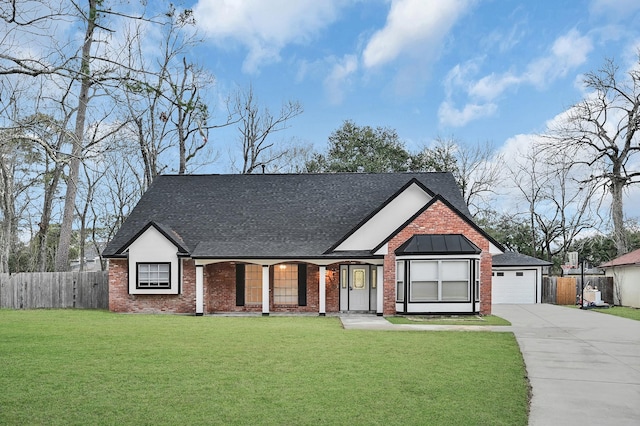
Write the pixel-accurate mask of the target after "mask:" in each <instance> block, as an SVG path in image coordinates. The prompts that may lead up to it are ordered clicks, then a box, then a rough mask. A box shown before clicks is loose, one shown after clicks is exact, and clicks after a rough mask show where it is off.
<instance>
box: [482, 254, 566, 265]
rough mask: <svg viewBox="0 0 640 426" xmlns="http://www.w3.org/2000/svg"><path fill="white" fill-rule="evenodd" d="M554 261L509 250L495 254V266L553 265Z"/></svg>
mask: <svg viewBox="0 0 640 426" xmlns="http://www.w3.org/2000/svg"><path fill="white" fill-rule="evenodd" d="M551 265H553V263H551V262H548V261H546V260H542V259H538V258H536V257H532V256H527V255H526V254H521V253H515V252H512V251H508V252H505V253H502V254H496V255H495V256H493V266H551Z"/></svg>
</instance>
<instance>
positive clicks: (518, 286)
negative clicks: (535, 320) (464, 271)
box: [491, 252, 551, 305]
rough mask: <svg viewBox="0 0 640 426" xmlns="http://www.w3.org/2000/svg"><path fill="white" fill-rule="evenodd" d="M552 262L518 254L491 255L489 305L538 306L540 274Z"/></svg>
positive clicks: (539, 299)
mask: <svg viewBox="0 0 640 426" xmlns="http://www.w3.org/2000/svg"><path fill="white" fill-rule="evenodd" d="M549 266H551V262H547V261H546V260H540V259H536V258H535V257H531V256H527V255H524V254H520V253H513V252H506V253H503V254H497V255H495V256H493V268H492V274H491V275H492V277H491V280H492V281H491V303H492V304H494V305H499V304H509V303H511V304H529V303H540V301H541V295H542V274H543V272H544V271H545V270H546V268H548V267H549Z"/></svg>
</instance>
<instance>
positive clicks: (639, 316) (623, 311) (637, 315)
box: [589, 306, 640, 321]
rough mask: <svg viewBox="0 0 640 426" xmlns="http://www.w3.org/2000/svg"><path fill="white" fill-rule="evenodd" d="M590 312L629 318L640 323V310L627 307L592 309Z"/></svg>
mask: <svg viewBox="0 0 640 426" xmlns="http://www.w3.org/2000/svg"><path fill="white" fill-rule="evenodd" d="M589 310H590V311H596V312H602V313H603V314H609V315H615V316H618V317H622V318H629V319H632V320H636V321H640V309H636V308H629V307H625V306H613V307H611V308H606V309H602V308H591V309H589Z"/></svg>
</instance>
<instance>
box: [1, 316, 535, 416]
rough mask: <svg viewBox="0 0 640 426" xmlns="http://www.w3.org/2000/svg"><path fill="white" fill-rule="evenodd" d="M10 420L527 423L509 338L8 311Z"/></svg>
mask: <svg viewBox="0 0 640 426" xmlns="http://www.w3.org/2000/svg"><path fill="white" fill-rule="evenodd" d="M0 389H1V391H0V424H10V425H14V424H65V425H66V424H83V425H85V424H190V425H191V424H224V425H228V424H240V425H245V424H277V425H302V424H314V425H315V424H366V425H369V424H384V425H391V424H420V425H422V424H438V425H440V424H442V425H445V424H456V425H460V424H469V425H499V424H504V425H526V424H527V407H528V383H527V380H526V373H525V369H524V364H523V360H522V357H521V355H520V351H519V349H518V345H517V343H516V340H515V338H514V336H513V334H511V333H474V332H411V331H409V332H393V331H359V330H344V329H342V328H341V326H340V320H339V319H338V318H332V317H326V318H324V317H190V316H175V315H123V314H112V313H109V312H104V311H81V310H33V311H9V310H0Z"/></svg>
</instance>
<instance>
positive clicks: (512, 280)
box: [491, 270, 536, 305]
mask: <svg viewBox="0 0 640 426" xmlns="http://www.w3.org/2000/svg"><path fill="white" fill-rule="evenodd" d="M492 279H493V281H492V284H491V302H492V303H493V304H496V305H497V304H501V303H536V271H531V270H529V271H525V270H522V271H517V270H515V271H514V270H511V271H494V273H493V277H492Z"/></svg>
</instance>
